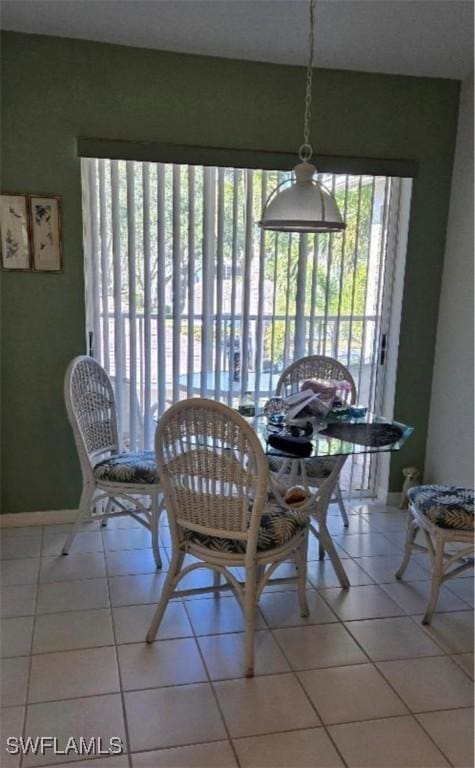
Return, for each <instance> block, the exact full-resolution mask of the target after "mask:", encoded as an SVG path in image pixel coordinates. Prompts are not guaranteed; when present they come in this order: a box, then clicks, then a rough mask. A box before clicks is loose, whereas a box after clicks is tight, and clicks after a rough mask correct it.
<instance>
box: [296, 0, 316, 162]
mask: <svg viewBox="0 0 475 768" xmlns="http://www.w3.org/2000/svg"><path fill="white" fill-rule="evenodd" d="M309 20H310V28H309V32H308V64H307V78H306V84H305V112H304V118H303V144H302V146H301V147H300V149H299V157H300V159H301V160H302V162H308V161H309V160H310V158H311V157H312V154H313V150H312V145H311V144H310V119H311V115H312V80H313V55H314V45H315V40H314V38H315V34H314V31H315V0H310V3H309Z"/></svg>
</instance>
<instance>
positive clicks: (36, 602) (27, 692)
mask: <svg viewBox="0 0 475 768" xmlns="http://www.w3.org/2000/svg"><path fill="white" fill-rule="evenodd" d="M43 537H44V530H43V528H41V538H40V552H41V549H42V547H43ZM39 591H40V568H39V567H38V572H37V581H36V590H35V602H34V607H33V621H32V625H31V642H30V654H29V662H28V673H27V678H26V692H25V710H24V714H23V726H22V733H21V735H22V737H23V738H25V737H26V735H27V734H26V723H27V718H28V711H29V707H30V701H29V699H30V683H31V671H32V666H33V645H34V642H35V629H36V615H37V608H38V598H39ZM24 757H25V755H24V754H23V753H22V754H20V760H19V763H18V766H19V768H23V764H24Z"/></svg>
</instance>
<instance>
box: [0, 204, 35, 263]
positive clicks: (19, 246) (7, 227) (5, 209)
mask: <svg viewBox="0 0 475 768" xmlns="http://www.w3.org/2000/svg"><path fill="white" fill-rule="evenodd" d="M0 238H1V239H0V250H1V254H2V267H3V269H12V270H13V269H21V270H28V269H30V238H29V229H28V206H27V196H26V195H0Z"/></svg>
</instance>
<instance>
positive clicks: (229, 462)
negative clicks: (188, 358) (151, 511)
mask: <svg viewBox="0 0 475 768" xmlns="http://www.w3.org/2000/svg"><path fill="white" fill-rule="evenodd" d="M155 450H156V456H157V465H158V470H159V474H160V482H161V486H162V489H163V492H164V494H165V504H166V508H167V511H168V515H169V519H170V526H174V525H177V526H178V528H179V529H181V535H180V534H179V538H182V537H183V535H184V531H183V529H187V530H192V531H197V532H199V533H201V534H204V535H205V536H213V537H218V538H219V537H221V538H226V539H229V538H233V539H243V540H250V538H251V537H252V536H253V535H254V538H256V539H257V530H258V527H259V522H260V518H261V514H262V511H263V509H264V506H265V504H266V501H267V493H268V487H269V474H268V468H267V460H266V457H265V454H264V451H263V449H262V447H261V445H260V443H259V440H258V438H257V436H256V434H255V432H254V430H253V429H252V428H251V427H250V426H249V424H247V423H246V421H245V420H244V419H243V418H242V416H240V415H239V414H238V413H236V412H235V411H233V410H232V409H231V408H228V407H227V406H226V405H223V404H221V403H216V402H213V401H211V400H205V399H202V398H192V399H190V400H184V401H181V402H178V403H175V405H173V406H172V407H171V408H169V409H168V410H167V411H165V413H164V414H163V416H162V417H161V419H160V422H159V425H158V428H157V431H156V435H155Z"/></svg>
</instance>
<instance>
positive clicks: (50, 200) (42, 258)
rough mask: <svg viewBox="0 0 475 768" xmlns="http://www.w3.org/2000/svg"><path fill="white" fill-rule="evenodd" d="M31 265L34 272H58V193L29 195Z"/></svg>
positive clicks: (60, 262)
mask: <svg viewBox="0 0 475 768" xmlns="http://www.w3.org/2000/svg"><path fill="white" fill-rule="evenodd" d="M28 198H29V209H30V228H31V246H32V256H33V259H32V265H33V269H34V270H35V271H36V272H60V271H61V270H62V268H63V256H62V242H61V198H60V197H59V196H58V195H29V196H28Z"/></svg>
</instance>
